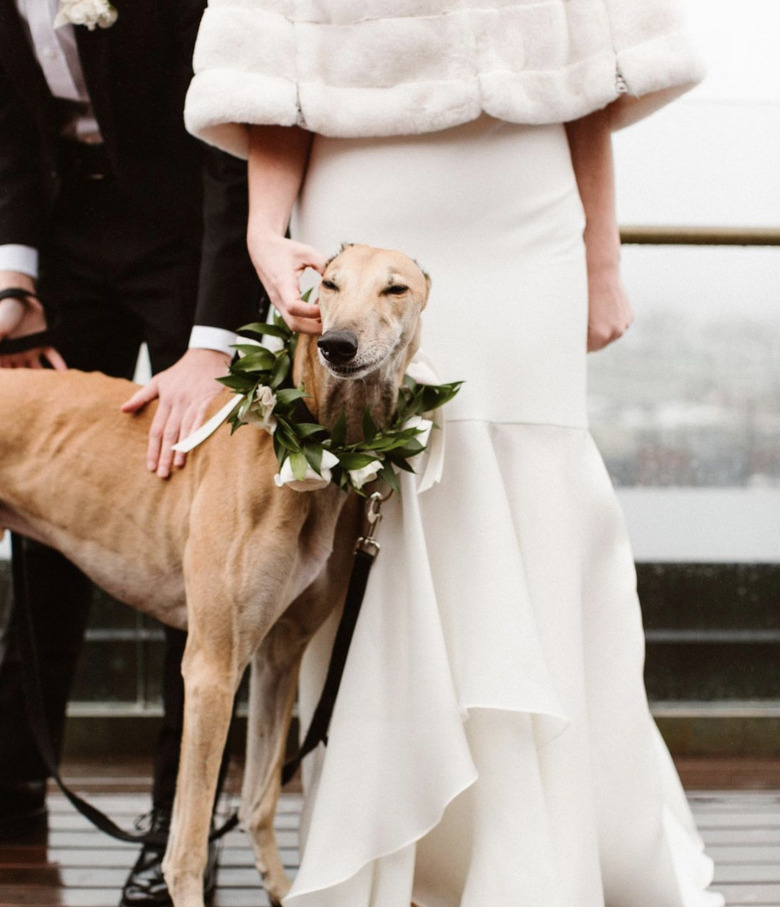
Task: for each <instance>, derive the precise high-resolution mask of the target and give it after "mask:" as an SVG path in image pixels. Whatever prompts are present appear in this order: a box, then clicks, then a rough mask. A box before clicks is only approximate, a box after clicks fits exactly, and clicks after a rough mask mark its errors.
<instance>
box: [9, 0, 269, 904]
mask: <svg viewBox="0 0 780 907" xmlns="http://www.w3.org/2000/svg"><path fill="white" fill-rule="evenodd" d="M204 7H205V0H113V6H112V5H111V4H110V3H108V2H107V0H0V296H1V295H2V294H3V291H4V290H11V291H14V290H15V291H16V292H15V293H14V292H11V293H10V294H9V295H8V297H7V298H5V299H2V300H0V340H2V339H3V338H11V339H13V340H16V341H18V340H19V339H20V338H26V339H25V340H22V341H21V343H19V342H17V343H15V344H11V345H10V348H9V344H8V343H6V344H5V346H4V345H3V344H2V343H0V366H12V367H40V366H41V364H47V365H51V366H53V367H55V368H59V367H63V360H64V363H67V365H68V366H69V367H72V368H80V369H84V370H95V369H99V370H101V371H104V372H106V373H108V374H112V375H119V376H125V377H131V376H132V373H133V370H134V366H135V362H136V358H137V354H138V349H139V346H140V344H141V342H143V341H145V342H146V344H147V346H148V349H149V354H150V359H151V364H152V369H153V372H154V373H155V377H154V378H153V379H152V381H151V383H150V384H149V385H147V386H146V388H144V389H143V391H141V392H139V393H138V394H136V395H135V396H134V397H133V398H132V399H131V400H130V401H128V404H127V410H128V411H131V410H133V409H136V408H138V407H140V406H142V405H144V404H145V402H148V400H150V399H153V398H154V397H156V396H159V401H160V402H159V408H158V413H157V416H156V418H155V422H154V426H153V428H152V432H151V434H150V439H149V449H148V454H147V464H146V466H147V468H149V469H151V470H153V471H155V472H156V473H157V474H158V475H159V476H160V477H162V478H164V477H166V476H167V475H168V474H169V472H170V470H171V469H172V468H176V467H179V466H182V465H183V457H182V455H181V454H176V455H174V454H173V452H172V451H171V445H172V444H173V443H175V442H176V441H177V440H179V439H180V437H185V436H186V435H187V434H188V433H189V432H190V430H192V429H193V428H194V427H196V426H197V425H198V424H199V423H200V422H201V421H202V417H203V412H204V410H205V408H206V407H207V406H208V404H209V403H210V401H211V400H212V399H213V398H214V396H215V395H216V393H217V392H218V391H219V385H218V384H217V383H216V382H215V381H214V378H215V377H217V376H218V375H221V374H224V373H225V371H226V367H227V363H228V361H229V358H230V354H231V350H230V347H229V344H230V343H231V342H233V340H234V337H233V334H232V331H233V330H235V328H237V327H238V326H240V325H241V324H243V323H245V322H246V321H250V320H255V319H256V317H257V310H258V305H259V301H260V298H261V294H262V288H261V287H260V285H259V283H258V281H257V278H256V276H255V273H254V270H253V268H252V266H251V264H250V261H249V257H248V254H247V251H246V243H245V229H246V218H247V212H246V206H247V201H246V168H245V165H243V164H241V163H240V162H237V161H236V160H234V159H232V158H229V157H227V156H224V155H222V154H220V153H219V152H216V151H214V150H211V149H206V148H205V147H204V146H202V145H200V144H199V143H198V142H196V141H195V140H194V139H193V138H191V137H190V136H189V135H187V133H186V132H185V129H184V126H183V106H184V95H185V92H186V89H187V86H188V84H189V81H190V78H191V76H192V66H191V59H192V51H193V46H194V41H195V36H196V33H197V28H198V25H199V22H200V17H201V15H202V12H203V8H204ZM95 10H99V11H100V10H102V15H101V16H100V17H99V18H94V19H90V16H92V15H93V14H94V12H95ZM58 14H59V18H58V25H59V23H60V22H61V21H63V20H64V24H63V25H59V27H57V28H55V27H54V21H55V18H57V17H58ZM85 16H86V21H85V19H84V17H85ZM68 17H70V18H69V19H68ZM74 23H77V24H74ZM27 293H29V294H34V295H26V294H27ZM41 306H42V307H43V308H41ZM44 310H45V319H44ZM47 321H48V324H49V327H50V328H51V329H52V330H53V332H54V338H53V339H52V337H49V336H46V335H43V334H42V335H40V336H31V335H37V333H38V332H39V331H41V330H42V329H43V328H45V324H46V322H47ZM191 332H192V334H191ZM190 335H191V336H190ZM188 343H189V349H188ZM25 345H27V346H31V348H30V349H26V350H19V349H18V348H19V346H25ZM128 418H130V417H129V416H128ZM140 468H143V465H142V464H140ZM21 544H22V550H23V553H24V554H23V556H24V558H25V560H26V565H27V574H28V576H29V578H30V583H31V587H32V588H31V593H32V599H33V602H32V607H33V611H34V614H35V619H36V623H37V624H38V634H39V648H40V650H41V656H42V657H41V661H42V663H43V665H44V667H43V673H44V676H43V678H42V681H43V687H44V694H45V698H46V707H47V711H48V718H49V723H50V726H51V730H52V736H53V739H54V741H55V746H56V747H57V748H58V749H59V747H60V746H61V740H62V733H63V728H64V714H65V705H66V702H67V697H68V692H69V689H70V686H71V681H72V678H73V674H74V671H75V663H76V657H77V654H78V651H79V648H80V644H81V639H82V636H83V630H84V626H85V623H86V618H87V605H88V598H89V586H88V582H87V581H86V579H85V577H83V575H82V574H80V573H79V571H77V570H76V568H75V567H73V566H72V565H71V564H69V563H68V562H67V561H66V560H65V559H64V558H62V557H61V556H60V555H58V554H57V553H55V552H53V551H51V549H48V548H44V547H43V546H41V545H38V544H35V543H32V542H29V541H26V540H22V542H21ZM15 550H16V547H15ZM14 634H15V621H14V619H13V618H12V619H11V623H10V629H9V632H8V634H7V636H8V643H9V645H8V652H7V654H6V656H5V658H4V659H3V662H2V665H0V727H2V728H3V729H4V730H3V733H2V735H0V837H3V836H5V837H11V836H16V835H18V834H21V833H24V832H25V831H29V830H31V829H35V828H40V827H42V826H45V821H46V810H45V801H44V796H45V777H46V775H47V771H46V769H45V767H44V766H43V764H42V763H41V760H40V758H39V757H38V754H37V750H36V747H35V744H34V742H33V739H32V736H31V734H30V733H29V731H28V729H27V726H26V720H25V714H24V706H23V702H22V699H21V693H20V689H19V686H20V684H19V661H18V652H17V650H16V648H15V644H14ZM166 636H167V654H166V667H165V679H164V699H165V714H166V717H165V721H164V727H163V731H162V734H161V737H160V740H159V742H158V749H157V757H156V760H155V770H154V791H153V805H154V809H153V813H152V819H151V824H152V827H153V829H154V830H167V827H168V823H169V821H170V806H171V801H172V799H173V793H174V784H175V778H176V772H177V768H178V751H179V741H180V734H181V713H182V703H183V688H182V683H181V675H180V660H181V654H182V652H183V645H184V634H183V633H181V632H179V631H173V630H167V631H166ZM0 648H1V647H0ZM8 728H13V729H14V732H13V733H12V734H11V733H8V731H7V730H6V729H8ZM160 858H161V854H160V853H159V851H155V850H153V849H150V848H145V849H144V850H143V852H142V853H141V856H140V858H139V861H138V863H137V864H136V867H135V869H134V871H133V873H132V874H131V877H130V879H129V880H128V883H127V884H126V886H125V889H124V892H123V900H122V903H123V904H138V905H142V904H145V905H162V904H168V903H170V900H169V898H168V894H167V890H166V889H165V884H164V881H163V879H162V875H161V871H160ZM212 878H213V874H212ZM210 884H211V882H210V881H207V887H210Z"/></svg>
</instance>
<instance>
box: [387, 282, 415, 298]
mask: <svg viewBox="0 0 780 907" xmlns="http://www.w3.org/2000/svg"><path fill="white" fill-rule="evenodd" d="M408 291H409V287H405V286H404V285H403V284H402V283H394V284H393V285H392V286H391V287H385V289H384V290H382V293H383V294H384V295H386V296H403V294H404V293H407V292H408Z"/></svg>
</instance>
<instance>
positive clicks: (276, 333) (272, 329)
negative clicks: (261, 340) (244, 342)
mask: <svg viewBox="0 0 780 907" xmlns="http://www.w3.org/2000/svg"><path fill="white" fill-rule="evenodd" d="M277 318H278V316H277ZM237 333H238V334H257V335H259V336H261V337H262V336H268V337H279V338H281V339H282V340H289V339H290V336H291V335H292V331H291V330H290V328H288V327H287V325H286V324H285V323H284V321H282V319H281V318H278V321H276V320H275V321H274V324H271V323H270V322H265V321H255V322H253V323H252V324H245V325H244V326H243V327H241V328H239V329H238V331H237Z"/></svg>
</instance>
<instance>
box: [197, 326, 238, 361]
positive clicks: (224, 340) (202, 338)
mask: <svg viewBox="0 0 780 907" xmlns="http://www.w3.org/2000/svg"><path fill="white" fill-rule="evenodd" d="M238 342H239V338H238V335H237V334H234V333H233V331H226V330H225V329H224V328H212V327H207V326H206V325H202V324H196V325H195V326H194V327H193V329H192V332H191V334H190V349H201V350H219V352H220V353H227V354H228V356H231V357H232V356H233V354H234V353H235V350H234V349H231V347H230V344H231V343H238Z"/></svg>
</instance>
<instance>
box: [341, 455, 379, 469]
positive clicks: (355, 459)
mask: <svg viewBox="0 0 780 907" xmlns="http://www.w3.org/2000/svg"><path fill="white" fill-rule="evenodd" d="M378 459H379V457H376V456H373V455H372V454H367V453H345V454H341V456H340V457H339V463H340V464H341V465H342V466H343V467H344V469H362V468H363V467H364V466H368V464H369V463H373V462H374V461H375V460H378Z"/></svg>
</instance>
